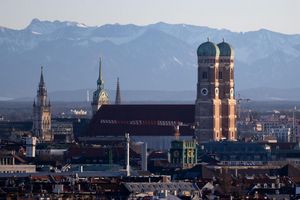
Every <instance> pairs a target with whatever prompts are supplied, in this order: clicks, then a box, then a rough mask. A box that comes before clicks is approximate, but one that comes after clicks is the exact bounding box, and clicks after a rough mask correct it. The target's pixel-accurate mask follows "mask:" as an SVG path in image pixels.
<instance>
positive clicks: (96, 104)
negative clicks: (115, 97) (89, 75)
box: [92, 58, 109, 115]
mask: <svg viewBox="0 0 300 200" xmlns="http://www.w3.org/2000/svg"><path fill="white" fill-rule="evenodd" d="M108 103H109V98H108V94H107V92H106V91H105V90H104V81H103V80H102V64H101V58H100V61H99V77H98V80H97V90H95V92H94V93H93V102H92V112H93V115H95V114H96V112H97V111H98V109H99V108H100V107H101V105H103V104H108Z"/></svg>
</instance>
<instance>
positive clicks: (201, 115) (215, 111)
mask: <svg viewBox="0 0 300 200" xmlns="http://www.w3.org/2000/svg"><path fill="white" fill-rule="evenodd" d="M197 56H198V83H197V99H196V105H195V106H196V108H195V109H196V110H195V123H196V130H195V134H196V137H197V139H198V141H199V142H205V141H220V140H223V139H227V140H233V141H234V140H236V139H237V136H236V126H235V120H236V115H235V104H236V101H235V98H234V77H233V75H234V70H233V58H234V54H233V49H232V48H231V46H230V45H229V44H227V43H225V42H224V41H223V42H222V43H220V44H218V45H216V44H214V43H212V42H210V41H207V42H205V43H203V44H201V45H200V46H199V47H198V50H197Z"/></svg>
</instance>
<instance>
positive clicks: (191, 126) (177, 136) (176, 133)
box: [174, 122, 195, 140]
mask: <svg viewBox="0 0 300 200" xmlns="http://www.w3.org/2000/svg"><path fill="white" fill-rule="evenodd" d="M182 126H186V127H190V128H191V129H195V125H194V124H190V123H183V122H177V123H176V125H175V126H174V131H175V133H174V136H175V140H179V137H180V130H179V129H180V127H182Z"/></svg>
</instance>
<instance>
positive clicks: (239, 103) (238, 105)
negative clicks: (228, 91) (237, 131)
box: [236, 93, 251, 120]
mask: <svg viewBox="0 0 300 200" xmlns="http://www.w3.org/2000/svg"><path fill="white" fill-rule="evenodd" d="M250 100H251V99H249V98H246V99H245V98H241V95H240V93H238V98H237V99H236V102H237V104H236V115H237V119H238V120H240V118H241V103H242V102H249V101H250Z"/></svg>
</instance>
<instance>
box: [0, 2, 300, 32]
mask: <svg viewBox="0 0 300 200" xmlns="http://www.w3.org/2000/svg"><path fill="white" fill-rule="evenodd" d="M299 10H300V1H299V0H0V26H4V27H9V28H13V29H23V28H25V27H26V26H27V25H28V24H29V23H30V22H31V20H32V19H33V18H38V19H40V20H50V21H54V20H60V21H76V22H80V23H84V24H86V25H89V26H100V25H103V24H107V23H110V24H114V23H120V24H129V23H132V24H137V25H146V24H153V23H157V22H166V23H172V24H177V23H185V24H193V25H200V26H209V27H211V28H219V29H222V28H225V29H229V30H231V31H237V32H246V31H253V30H258V29H261V28H264V29H269V30H272V31H276V32H282V33H288V34H300V23H299V19H300V12H299Z"/></svg>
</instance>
